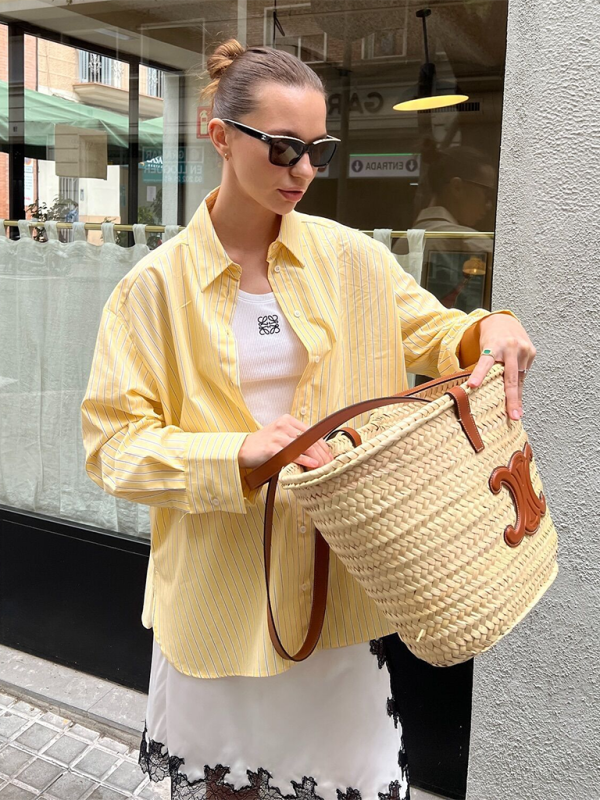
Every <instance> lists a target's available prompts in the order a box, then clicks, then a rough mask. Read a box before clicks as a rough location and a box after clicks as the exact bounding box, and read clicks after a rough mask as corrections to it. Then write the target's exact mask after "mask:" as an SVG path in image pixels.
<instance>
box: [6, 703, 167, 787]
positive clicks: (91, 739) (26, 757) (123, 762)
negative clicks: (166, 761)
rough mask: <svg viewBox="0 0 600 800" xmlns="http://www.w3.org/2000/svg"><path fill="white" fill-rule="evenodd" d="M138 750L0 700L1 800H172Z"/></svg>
mask: <svg viewBox="0 0 600 800" xmlns="http://www.w3.org/2000/svg"><path fill="white" fill-rule="evenodd" d="M137 755H138V754H137V748H136V747H135V746H132V745H131V744H130V743H125V742H123V741H119V740H118V739H117V738H111V737H110V736H107V735H103V734H101V733H99V732H98V731H95V730H93V729H92V728H90V727H85V726H84V725H81V724H79V723H76V722H73V721H72V720H70V719H69V718H68V717H66V716H63V715H60V714H55V713H53V712H52V711H48V710H44V709H42V708H37V707H36V706H33V705H30V704H29V703H27V702H25V701H24V700H19V699H18V698H16V697H13V696H11V695H9V694H0V800H33V799H34V798H37V797H39V798H44V800H88V799H89V800H123V798H125V797H139V798H142V800H168V797H169V789H170V787H169V782H168V781H163V782H162V783H160V784H154V783H149V781H148V778H147V776H146V775H144V774H143V773H142V771H141V769H140V767H139V766H138V763H137Z"/></svg>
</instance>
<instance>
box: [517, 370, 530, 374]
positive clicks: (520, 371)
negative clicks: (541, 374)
mask: <svg viewBox="0 0 600 800" xmlns="http://www.w3.org/2000/svg"><path fill="white" fill-rule="evenodd" d="M528 372H529V370H528V369H520V370H519V375H527V373H528Z"/></svg>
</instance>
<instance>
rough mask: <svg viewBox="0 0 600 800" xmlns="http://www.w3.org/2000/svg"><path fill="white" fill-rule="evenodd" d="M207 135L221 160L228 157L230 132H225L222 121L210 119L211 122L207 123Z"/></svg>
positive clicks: (225, 128) (225, 127)
mask: <svg viewBox="0 0 600 800" xmlns="http://www.w3.org/2000/svg"><path fill="white" fill-rule="evenodd" d="M208 135H209V136H210V138H211V141H212V143H213V144H214V146H215V149H216V151H217V153H218V154H219V155H220V156H222V157H223V158H226V157H228V156H229V142H228V137H229V135H230V131H228V130H227V126H226V124H225V123H224V122H223V120H222V119H218V118H216V119H211V121H210V122H209V123H208Z"/></svg>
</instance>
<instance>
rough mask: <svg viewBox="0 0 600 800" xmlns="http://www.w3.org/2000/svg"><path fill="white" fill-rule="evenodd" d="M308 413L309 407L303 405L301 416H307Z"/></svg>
mask: <svg viewBox="0 0 600 800" xmlns="http://www.w3.org/2000/svg"><path fill="white" fill-rule="evenodd" d="M307 414H308V408H307V407H306V406H302V408H301V409H300V416H301V417H305V416H306V415H307Z"/></svg>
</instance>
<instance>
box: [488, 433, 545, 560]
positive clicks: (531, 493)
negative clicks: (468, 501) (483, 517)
mask: <svg viewBox="0 0 600 800" xmlns="http://www.w3.org/2000/svg"><path fill="white" fill-rule="evenodd" d="M532 457H533V450H532V449H531V445H530V444H529V442H527V444H526V445H525V447H524V448H523V452H521V451H520V450H519V451H518V452H516V453H514V455H513V456H512V457H511V459H510V462H509V464H508V467H497V468H496V469H495V470H494V471H493V472H492V475H491V477H490V489H491V490H492V492H493V493H494V494H498V493H499V491H500V489H501V488H502V486H503V485H504V486H506V488H507V489H508V490H509V491H510V493H511V495H512V499H513V502H514V504H515V511H516V513H517V522H516V525H514V526H513V525H508V526H507V527H506V529H505V531H504V540H505V542H506V544H507V545H508V546H509V547H518V545H520V544H521V542H522V541H523V538H524V536H525V535H527V536H533V534H534V533H535V532H536V531H537V530H538V528H539V527H540V522H541V519H542V517H543V516H544V514H545V513H546V498H545V497H544V494H543V492H542V493H540V496H539V497H538V496H537V495H536V493H535V490H534V488H533V485H532V483H531V470H530V465H531V459H532Z"/></svg>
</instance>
